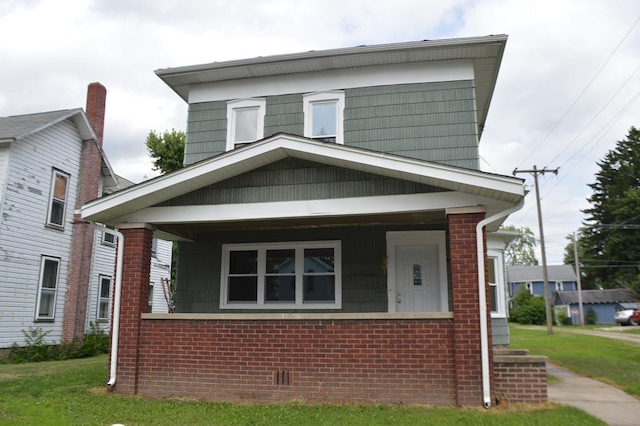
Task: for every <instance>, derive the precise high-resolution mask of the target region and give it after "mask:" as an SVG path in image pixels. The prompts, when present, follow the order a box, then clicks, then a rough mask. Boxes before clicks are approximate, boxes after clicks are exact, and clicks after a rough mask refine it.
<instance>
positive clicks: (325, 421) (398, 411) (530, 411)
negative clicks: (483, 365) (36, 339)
mask: <svg viewBox="0 0 640 426" xmlns="http://www.w3.org/2000/svg"><path fill="white" fill-rule="evenodd" d="M106 377H107V357H106V356H98V357H94V358H87V359H80V360H70V361H54V362H43V363H32V364H19V365H7V364H4V365H0V424H1V425H35V424H37V425H110V424H113V423H123V424H125V425H127V426H131V425H363V426H372V425H390V424H394V425H466V424H470V425H495V424H501V425H503V424H504V425H545V426H547V425H567V424H580V425H602V423H601V422H600V421H598V420H596V419H594V418H592V417H590V416H588V415H586V414H585V413H583V412H581V411H579V410H576V409H573V408H569V407H558V406H554V405H553V404H548V405H545V406H543V407H532V406H517V405H512V406H508V407H506V408H499V409H498V408H494V409H491V410H484V409H473V410H471V409H467V410H462V409H457V408H429V407H422V406H399V405H388V406H387V405H385V406H383V405H324V406H319V405H310V404H304V403H302V402H299V403H290V404H280V405H276V404H274V405H249V404H244V405H243V404H219V403H211V402H204V401H190V400H178V399H172V400H152V399H145V398H138V397H131V396H122V395H115V394H111V393H107V392H106V391H105V381H106Z"/></svg>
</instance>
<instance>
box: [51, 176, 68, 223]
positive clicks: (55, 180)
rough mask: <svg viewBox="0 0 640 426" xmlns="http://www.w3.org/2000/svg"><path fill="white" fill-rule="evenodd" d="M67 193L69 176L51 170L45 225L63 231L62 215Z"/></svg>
mask: <svg viewBox="0 0 640 426" xmlns="http://www.w3.org/2000/svg"><path fill="white" fill-rule="evenodd" d="M68 192H69V175H68V174H66V173H64V172H61V171H59V170H55V169H54V170H53V172H52V175H51V193H50V194H49V211H48V213H47V225H48V226H52V227H55V228H59V229H64V214H65V210H66V208H65V207H66V205H67V193H68Z"/></svg>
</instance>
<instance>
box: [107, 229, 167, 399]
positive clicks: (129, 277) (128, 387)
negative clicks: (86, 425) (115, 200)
mask: <svg viewBox="0 0 640 426" xmlns="http://www.w3.org/2000/svg"><path fill="white" fill-rule="evenodd" d="M120 232H121V233H122V234H123V236H124V240H123V243H124V263H123V267H122V272H123V273H122V297H121V300H120V303H121V305H120V339H119V345H118V373H117V382H116V390H117V391H118V392H122V393H129V394H133V393H137V386H138V383H137V380H138V355H139V352H140V348H139V345H138V342H139V341H140V313H141V312H148V311H149V272H150V268H151V240H152V239H153V231H152V230H151V229H147V228H137V229H120ZM120 243H121V242H120V241H118V244H120ZM111 324H112V325H113V321H111ZM111 335H112V336H113V331H112V333H111ZM169 362H170V361H169Z"/></svg>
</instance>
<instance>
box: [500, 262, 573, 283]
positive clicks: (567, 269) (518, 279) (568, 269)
mask: <svg viewBox="0 0 640 426" xmlns="http://www.w3.org/2000/svg"><path fill="white" fill-rule="evenodd" d="M547 277H548V278H549V281H574V282H575V281H576V280H577V277H576V273H575V271H574V270H573V266H571V265H547ZM507 281H508V282H510V283H522V282H533V281H540V282H541V281H544V279H543V273H542V265H536V266H512V267H510V268H508V269H507Z"/></svg>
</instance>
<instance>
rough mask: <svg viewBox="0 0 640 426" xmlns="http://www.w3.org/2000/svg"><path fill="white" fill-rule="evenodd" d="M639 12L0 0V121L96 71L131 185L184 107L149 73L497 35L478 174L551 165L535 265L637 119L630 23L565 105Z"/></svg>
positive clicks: (612, 5) (521, 220) (75, 95)
mask: <svg viewBox="0 0 640 426" xmlns="http://www.w3.org/2000/svg"><path fill="white" fill-rule="evenodd" d="M639 16H640V3H638V2H637V1H636V0H620V1H616V2H611V1H608V0H591V1H588V2H585V1H583V0H563V1H558V0H555V1H550V0H539V1H536V2H524V1H521V0H478V1H474V0H455V1H446V2H444V1H439V0H438V1H436V0H397V1H394V2H389V1H382V0H369V1H362V0H358V1H343V0H325V1H311V0H296V1H294V0H272V1H263V2H256V1H249V0H236V1H233V2H228V1H226V2H223V1H219V0H218V1H212V0H189V1H182V0H164V1H155V2H149V1H143V0H94V1H87V0H40V1H37V0H32V1H12V0H0V57H2V58H3V66H2V67H0V116H6V115H14V114H21V113H31V112H39V111H49V110H55V109H64V108H75V107H83V106H84V103H85V91H86V86H87V84H88V83H90V82H93V81H100V82H101V83H103V84H104V85H105V86H106V87H107V90H108V95H107V118H106V125H105V142H104V146H105V150H106V151H107V154H108V156H109V158H110V160H111V163H112V165H113V167H114V169H115V170H116V172H117V173H119V174H121V175H123V176H125V177H127V178H129V179H131V180H134V181H139V180H141V179H142V178H143V176H144V175H147V176H148V177H150V176H154V175H155V173H156V172H153V171H151V161H150V160H149V159H148V155H147V151H146V148H145V145H144V141H145V139H146V136H147V134H148V133H149V131H150V130H158V131H163V130H165V129H171V128H176V129H185V127H186V111H187V105H186V104H185V103H184V102H183V101H182V100H181V99H180V98H179V97H178V96H177V95H176V94H175V93H173V92H172V91H171V90H170V89H169V88H168V87H166V86H165V84H164V83H163V82H162V81H161V80H160V79H159V78H158V77H156V76H155V74H154V72H153V71H154V70H156V69H159V68H166V67H174V66H183V65H194V64H200V63H209V62H214V61H224V60H230V59H240V58H250V57H256V56H266V55H272V54H278V53H293V52H301V51H308V50H320V49H329V48H339V47H349V46H355V45H360V44H378V43H391V42H400V41H409V40H421V39H435V38H450V37H463V36H479V35H487V34H508V35H509V41H508V43H507V48H506V51H505V55H504V58H503V62H502V67H501V70H500V75H499V78H498V85H497V87H496V91H495V93H494V98H493V102H492V105H491V109H490V112H489V119H488V121H487V126H486V128H485V132H484V135H483V138H482V141H481V146H480V147H481V155H482V157H483V159H484V160H485V161H486V162H488V164H489V165H490V166H488V165H487V166H484V164H485V163H484V162H483V169H485V170H487V171H491V172H498V173H502V174H510V173H511V172H512V171H513V169H514V168H515V167H519V168H521V169H523V168H531V167H532V166H533V165H534V164H535V165H537V166H538V167H544V166H548V167H550V168H555V167H558V166H560V167H561V169H560V174H559V175H558V177H557V178H556V177H550V176H545V177H543V178H541V188H540V189H541V192H542V194H543V201H542V202H543V206H542V209H543V216H544V219H545V229H547V230H548V231H547V232H546V233H545V234H546V235H548V241H549V248H548V259H549V261H550V263H560V262H561V261H562V251H563V250H562V248H563V246H564V235H566V234H568V233H570V232H573V231H574V230H575V229H576V228H577V227H578V226H579V225H580V220H581V219H582V214H581V213H580V209H582V208H585V207H586V206H587V205H586V201H585V198H586V197H587V196H588V195H589V194H590V190H589V188H588V187H587V184H588V183H591V182H593V179H594V173H595V172H596V171H597V166H596V164H595V162H596V161H597V160H598V159H601V158H602V157H603V156H604V155H605V153H606V152H607V150H609V149H611V148H613V147H614V146H615V142H616V141H617V140H619V139H622V138H623V137H624V136H625V134H626V132H627V130H628V129H629V127H631V126H632V125H640V124H639V123H637V120H638V119H637V117H638V116H640V114H639V113H640V101H638V100H637V99H636V100H635V102H632V103H631V105H630V106H628V107H627V108H626V109H625V105H626V104H627V103H628V102H630V101H632V100H634V99H635V97H636V96H638V94H639V93H640V72H639V73H636V74H633V72H634V70H635V69H636V68H637V67H638V66H640V25H638V26H636V27H635V28H634V29H633V31H632V32H631V33H630V34H629V36H628V37H627V38H626V40H625V41H624V43H622V44H621V45H620V47H619V49H618V51H617V52H616V54H615V55H614V56H613V57H611V59H610V60H609V61H608V62H607V63H606V66H605V67H604V68H603V69H602V72H601V73H600V74H599V75H598V78H597V79H596V80H595V81H593V83H592V84H591V85H590V86H589V87H588V90H586V91H585V93H584V94H583V95H582V96H581V97H580V98H579V99H578V97H579V96H580V94H581V92H582V91H583V90H585V88H586V87H587V85H588V84H589V82H590V81H591V79H592V78H593V77H594V76H595V75H596V73H597V72H598V70H600V68H601V67H602V66H603V64H605V61H607V58H609V56H610V55H611V53H612V52H613V51H614V49H615V48H616V46H617V45H618V43H619V42H620V41H621V40H622V39H623V37H624V36H625V34H627V32H628V31H629V29H630V28H632V26H633V24H634V23H635V22H636V20H637V19H638V17H639ZM630 76H631V78H630ZM628 78H630V81H629V82H628V83H627V84H626V85H623V84H624V82H625V81H626V80H627V79H628ZM618 90H620V92H619V93H618V94H617V95H616V96H615V97H613V95H614V94H615V93H616V91H618ZM612 97H613V98H612ZM610 99H611V102H610V103H608V102H609V100H610ZM576 100H577V102H576ZM574 102H576V103H575V105H574V106H573V107H572V108H571V110H570V111H568V110H569V108H570V107H571V105H572V103H574ZM567 111H568V112H567ZM565 113H566V116H565V117H564V118H562V117H563V115H564V114H565ZM561 118H562V119H561ZM521 177H524V176H521ZM527 182H528V183H529V184H531V182H532V179H531V178H529V179H528V180H527ZM535 211H536V210H535V198H534V194H533V191H532V193H531V194H530V195H528V196H527V205H526V206H525V208H524V209H523V210H522V211H521V212H519V213H517V214H514V215H513V216H512V217H511V218H510V219H509V223H513V224H516V225H526V226H529V227H531V228H532V229H533V230H534V231H535V232H536V233H537V219H536V214H535Z"/></svg>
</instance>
